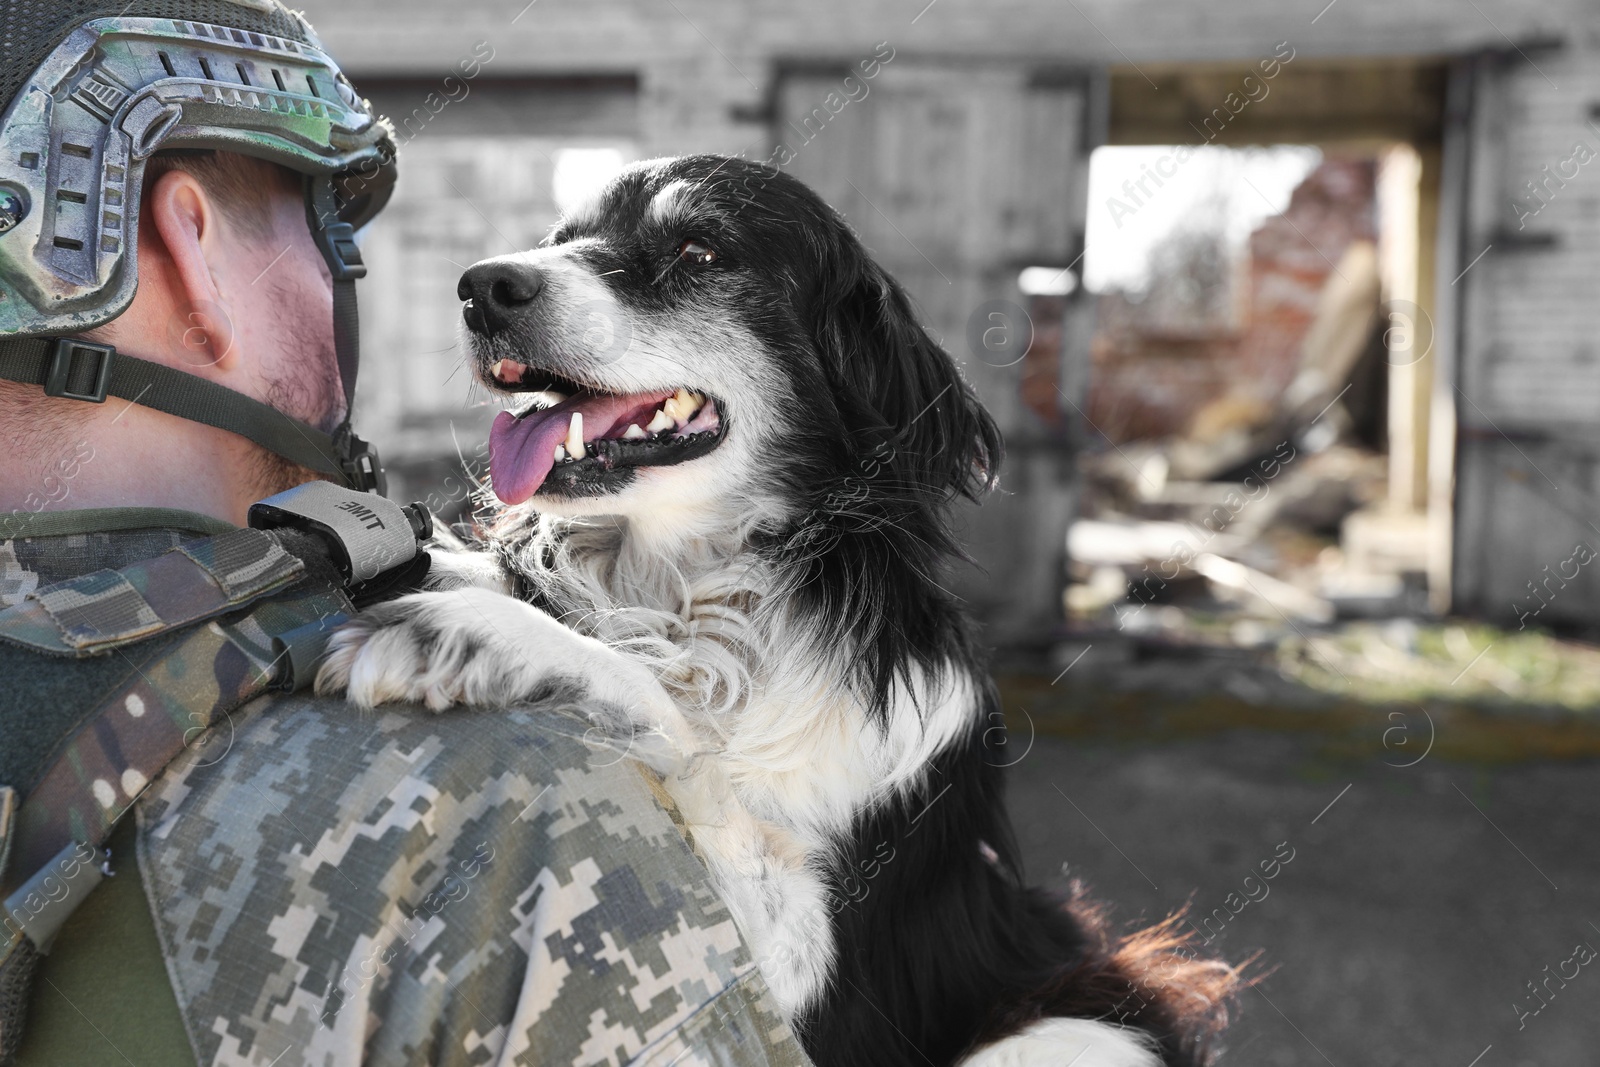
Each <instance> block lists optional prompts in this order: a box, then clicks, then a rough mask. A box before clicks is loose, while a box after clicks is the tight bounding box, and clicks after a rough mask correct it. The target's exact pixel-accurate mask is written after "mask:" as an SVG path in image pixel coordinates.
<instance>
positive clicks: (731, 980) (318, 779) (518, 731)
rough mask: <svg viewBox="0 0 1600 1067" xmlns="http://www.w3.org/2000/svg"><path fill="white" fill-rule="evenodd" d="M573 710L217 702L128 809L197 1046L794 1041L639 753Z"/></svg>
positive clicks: (629, 1054)
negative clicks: (198, 731) (200, 734)
mask: <svg viewBox="0 0 1600 1067" xmlns="http://www.w3.org/2000/svg"><path fill="white" fill-rule="evenodd" d="M577 711H578V709H577V708H575V707H574V706H572V705H571V704H569V703H566V702H564V701H562V700H561V699H560V698H559V697H552V698H551V699H549V700H547V701H545V702H543V703H540V704H538V705H531V706H526V707H520V708H514V709H510V710H499V711H478V710H470V709H469V710H461V711H455V712H451V713H448V714H446V715H442V716H435V715H431V714H429V713H427V712H424V711H421V710H419V709H400V710H395V711H387V712H380V713H378V714H370V713H362V712H359V711H357V710H356V709H354V708H351V707H349V706H347V705H345V704H343V703H342V702H340V701H334V700H328V699H319V698H316V697H312V696H309V695H306V694H300V695H277V696H272V697H267V698H262V699H260V700H257V701H255V702H253V703H252V704H251V705H250V706H248V707H247V708H246V709H243V711H242V712H240V713H236V714H235V715H233V716H231V717H230V718H229V719H228V720H227V721H225V722H223V723H219V724H218V725H217V727H215V728H214V730H213V732H212V739H211V740H210V741H209V742H208V743H207V744H206V745H204V746H201V747H199V748H196V749H195V750H194V751H192V752H191V753H189V754H188V755H186V757H185V758H184V760H182V761H181V762H180V763H179V764H177V765H175V766H174V767H173V768H172V770H171V771H170V772H169V774H168V775H167V776H166V777H165V778H164V779H163V780H162V781H161V782H160V783H158V785H157V787H156V788H155V789H153V790H152V791H151V794H150V795H149V796H148V797H147V799H146V800H145V801H144V802H143V803H142V804H141V808H140V823H141V827H142V833H141V868H142V870H143V871H144V874H145V878H146V879H147V881H148V883H149V887H150V895H151V898H152V904H153V909H154V911H155V913H156V916H157V920H158V923H157V925H158V929H159V932H160V934H161V937H162V940H163V943H164V945H165V946H166V950H167V952H168V953H169V957H170V958H171V959H172V960H173V966H174V967H175V968H176V971H177V973H181V974H183V975H184V976H185V977H184V983H185V984H186V986H187V987H188V988H187V993H186V997H185V999H186V1001H187V1002H186V1004H185V1011H186V1013H188V1014H189V1015H190V1018H191V1023H190V1025H191V1029H192V1030H193V1031H195V1032H197V1033H208V1034H210V1035H211V1038H210V1040H211V1041H212V1042H213V1047H212V1048H211V1049H208V1050H207V1051H208V1052H210V1053H212V1054H213V1055H214V1056H215V1057H216V1058H219V1059H220V1060H221V1061H223V1062H227V1061H229V1058H230V1056H231V1055H232V1053H231V1052H230V1051H229V1050H230V1049H231V1050H239V1049H249V1048H255V1047H280V1046H281V1047H287V1046H288V1043H290V1042H293V1043H294V1044H295V1045H296V1047H300V1048H302V1049H305V1050H306V1055H305V1057H304V1060H303V1062H307V1063H323V1062H327V1063H334V1062H342V1061H340V1059H339V1056H340V1054H341V1053H340V1051H339V1050H341V1049H343V1050H345V1051H346V1053H347V1052H348V1050H349V1049H350V1048H351V1047H352V1044H351V1042H355V1046H354V1047H362V1045H363V1044H364V1045H365V1048H366V1055H367V1057H368V1059H369V1060H370V1061H371V1062H385V1063H387V1062H417V1061H419V1060H421V1059H428V1060H429V1061H430V1062H441V1063H473V1062H480V1061H482V1062H503V1063H523V1062H530V1063H531V1062H540V1063H568V1062H573V1063H576V1062H620V1063H629V1062H638V1063H654V1062H656V1060H655V1058H654V1057H655V1056H656V1055H657V1053H658V1052H659V1051H660V1049H662V1048H666V1047H668V1046H671V1047H673V1048H675V1049H679V1050H680V1051H683V1050H688V1051H685V1052H684V1058H683V1059H681V1060H679V1061H678V1062H679V1063H680V1064H682V1063H695V1062H701V1060H699V1059H697V1058H696V1056H698V1055H700V1054H701V1053H702V1052H703V1051H704V1050H706V1049H713V1050H714V1049H718V1048H723V1049H728V1050H733V1051H732V1052H730V1053H729V1054H728V1055H727V1056H725V1057H724V1058H723V1059H720V1060H718V1059H715V1057H710V1058H708V1059H707V1060H706V1062H712V1061H715V1062H732V1063H741V1064H743V1063H755V1064H761V1063H767V1064H789V1063H802V1062H804V1061H803V1057H801V1055H800V1053H799V1052H798V1049H797V1048H796V1046H795V1045H794V1042H793V1038H792V1037H791V1036H790V1035H789V1033H788V1031H787V1029H786V1027H785V1026H784V1025H783V1023H782V1021H781V1020H780V1018H779V1017H778V1016H777V1015H776V1014H775V1013H774V1012H773V1010H772V1008H771V1006H770V1001H769V998H768V995H767V993H766V991H765V986H764V984H763V983H761V981H760V978H759V976H758V975H757V974H756V972H755V968H754V965H753V963H752V961H751V958H750V955H749V952H748V950H747V949H746V947H745V945H744V943H743V941H742V939H741V938H740V935H739V932H738V929H737V928H736V927H735V926H734V924H733V921H732V918H731V916H730V915H729V913H728V911H727V909H726V907H725V906H724V905H723V903H722V902H721V900H720V899H719V898H718V897H717V895H716V894H715V893H714V891H713V890H712V889H711V887H710V883H709V880H708V878H707V876H706V872H705V869H704V867H703V866H702V865H701V864H700V862H699V861H698V860H697V859H696V858H695V856H694V855H693V853H692V852H691V851H690V850H689V848H688V847H687V846H686V845H685V843H684V839H683V837H682V835H681V831H680V827H679V826H678V825H676V824H675V822H674V816H673V815H672V813H671V809H670V808H669V807H667V806H664V805H663V804H662V803H661V802H660V800H661V797H660V794H659V791H658V790H657V789H656V788H655V783H654V781H653V779H652V777H651V775H650V773H649V772H648V771H646V770H644V769H643V768H642V767H641V766H640V765H639V764H638V763H636V762H635V761H633V760H631V759H629V758H628V757H627V753H626V751H619V750H617V749H616V748H614V747H610V746H607V745H603V744H601V743H600V742H598V741H597V740H596V738H595V736H594V735H593V734H592V733H591V732H590V731H589V730H588V729H587V727H586V726H585V723H584V721H583V720H582V719H581V718H580V717H578V714H577ZM262 1005H272V1006H273V1007H272V1010H271V1011H270V1012H263V1011H262V1010H260V1009H261V1006H262ZM711 1017H716V1018H717V1019H718V1023H717V1025H716V1026H714V1027H713V1026H710V1025H708V1023H707V1021H706V1020H707V1019H708V1018H711ZM377 1020H382V1024H383V1025H382V1026H381V1027H377V1028H376V1029H373V1028H372V1024H373V1023H375V1022H376V1021H377ZM495 1046H497V1047H498V1051H497V1052H496V1053H495V1054H494V1055H491V1056H489V1057H487V1058H485V1057H484V1056H483V1053H484V1052H485V1051H488V1050H490V1049H491V1047H495ZM475 1049H476V1050H477V1051H474V1050H475ZM690 1053H693V1055H691V1054H690ZM675 1054H676V1053H675ZM667 1059H668V1060H670V1059H672V1056H668V1057H667ZM663 1062H665V1061H663Z"/></svg>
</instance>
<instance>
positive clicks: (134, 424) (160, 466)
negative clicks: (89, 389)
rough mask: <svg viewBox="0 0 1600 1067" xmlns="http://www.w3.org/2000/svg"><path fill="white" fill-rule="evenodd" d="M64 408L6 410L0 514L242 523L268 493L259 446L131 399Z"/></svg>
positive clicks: (2, 415)
mask: <svg viewBox="0 0 1600 1067" xmlns="http://www.w3.org/2000/svg"><path fill="white" fill-rule="evenodd" d="M40 399H41V400H42V399H43V398H40ZM59 404H61V405H66V406H65V407H59V408H58V407H56V406H55V405H54V404H52V406H51V409H50V410H49V411H47V412H45V413H44V414H43V416H42V417H41V414H40V408H39V405H37V404H33V403H29V404H27V405H23V406H22V410H0V452H4V453H5V454H8V455H10V456H11V457H13V459H12V461H11V462H10V463H8V464H7V465H6V471H5V475H4V477H3V478H0V514H7V513H9V514H12V515H15V514H18V513H21V514H37V513H43V512H52V511H67V510H82V509H88V508H126V507H142V508H173V509H177V510H182V511H190V512H196V513H198V514H200V515H206V516H209V517H211V518H214V519H221V520H222V521H224V522H229V523H233V524H235V525H242V524H243V523H244V521H245V513H246V511H247V510H248V508H249V506H250V504H251V503H252V502H253V501H255V500H258V499H260V498H261V497H262V496H266V495H269V494H268V493H266V492H259V491H258V487H257V486H256V485H255V483H256V482H257V481H259V477H258V476H257V471H258V470H259V469H260V468H261V466H262V465H261V463H260V457H259V455H257V454H256V450H255V447H254V446H253V445H251V444H250V443H249V442H247V441H245V440H244V439H242V438H239V437H236V436H234V435H233V434H230V433H227V432H225V431H223V430H215V429H212V428H210V427H208V426H201V425H199V424H197V423H191V422H185V421H184V420H182V419H177V418H174V417H172V416H170V415H165V414H162V413H161V412H158V411H153V410H151V409H149V408H144V407H140V406H138V405H136V404H129V403H128V402H126V401H123V400H110V401H108V402H107V403H105V404H103V405H90V404H84V403H81V402H77V401H66V400H64V401H60V402H59ZM12 407H13V405H9V404H7V405H5V408H6V409H10V408H12ZM69 420H70V421H69ZM241 474H243V475H244V477H241Z"/></svg>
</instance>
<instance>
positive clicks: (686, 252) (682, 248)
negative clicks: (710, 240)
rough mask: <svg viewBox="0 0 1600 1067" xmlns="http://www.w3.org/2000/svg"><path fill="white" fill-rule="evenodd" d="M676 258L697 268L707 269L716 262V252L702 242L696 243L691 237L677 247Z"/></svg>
mask: <svg viewBox="0 0 1600 1067" xmlns="http://www.w3.org/2000/svg"><path fill="white" fill-rule="evenodd" d="M678 258H679V259H683V260H687V261H688V262H690V263H693V264H694V265H695V266H697V267H707V266H710V265H711V264H713V263H715V262H716V261H717V252H716V249H714V248H712V247H711V246H710V245H708V244H706V243H705V242H704V241H696V240H695V239H694V238H692V237H691V238H690V239H689V240H687V241H685V242H683V244H681V245H679V246H678Z"/></svg>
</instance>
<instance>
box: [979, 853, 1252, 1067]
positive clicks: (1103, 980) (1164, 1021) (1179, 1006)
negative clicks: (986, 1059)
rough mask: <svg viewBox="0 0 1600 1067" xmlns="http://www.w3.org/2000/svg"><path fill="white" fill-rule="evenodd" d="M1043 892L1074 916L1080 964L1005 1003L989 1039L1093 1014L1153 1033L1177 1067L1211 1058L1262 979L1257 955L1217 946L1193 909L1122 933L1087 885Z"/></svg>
mask: <svg viewBox="0 0 1600 1067" xmlns="http://www.w3.org/2000/svg"><path fill="white" fill-rule="evenodd" d="M1033 892H1034V894H1035V896H1034V901H1033V905H1034V908H1035V909H1037V910H1038V911H1039V912H1040V913H1041V914H1040V915H1039V918H1040V919H1041V920H1042V921H1044V922H1046V923H1049V922H1050V921H1051V920H1052V919H1053V920H1054V921H1056V922H1059V921H1060V919H1061V917H1062V915H1063V913H1065V915H1066V916H1067V917H1068V918H1070V921H1071V922H1072V923H1073V924H1074V925H1075V926H1076V927H1077V928H1078V930H1079V931H1080V933H1081V936H1082V937H1083V939H1084V940H1083V949H1082V952H1081V953H1080V954H1079V955H1078V957H1077V959H1076V961H1075V962H1074V963H1072V964H1071V965H1069V966H1067V967H1064V968H1062V969H1061V970H1060V971H1058V972H1057V973H1056V974H1054V975H1052V976H1051V977H1050V978H1049V979H1048V980H1047V981H1045V982H1044V983H1042V984H1040V985H1039V986H1038V987H1037V988H1035V989H1034V990H1033V991H1032V992H1031V993H1029V994H1027V995H1026V996H1024V997H1023V998H1021V999H1019V1000H1017V1001H1015V1002H1013V1003H1012V1004H1010V1005H1008V1006H1007V1007H1006V1008H1005V1009H1003V1010H1002V1011H1001V1012H1000V1013H999V1014H998V1016H997V1017H996V1018H995V1019H994V1020H993V1021H992V1024H991V1025H990V1026H989V1027H987V1028H986V1029H987V1030H988V1033H987V1034H986V1035H985V1037H984V1039H983V1042H985V1043H986V1042H988V1041H992V1040H996V1039H998V1038H1000V1037H1004V1036H1006V1035H1009V1034H1014V1033H1018V1032H1020V1031H1021V1030H1023V1029H1024V1028H1026V1027H1027V1026H1028V1025H1030V1024H1031V1023H1034V1022H1036V1021H1038V1020H1039V1019H1042V1018H1049V1017H1058V1016H1064V1017H1072V1018H1089V1019H1097V1020H1099V1021H1102V1022H1107V1023H1111V1024H1113V1025H1120V1026H1128V1027H1137V1028H1139V1029H1141V1030H1144V1031H1146V1032H1148V1033H1149V1034H1151V1036H1153V1037H1154V1038H1155V1040H1156V1042H1157V1044H1158V1045H1159V1047H1160V1049H1161V1053H1162V1059H1163V1061H1164V1062H1165V1063H1166V1064H1168V1065H1169V1067H1204V1065H1206V1064H1208V1063H1210V1062H1211V1060H1212V1057H1213V1056H1214V1055H1215V1053H1216V1044H1217V1039H1218V1038H1219V1037H1220V1035H1221V1034H1222V1031H1223V1030H1224V1029H1225V1028H1226V1027H1227V1025H1228V1018H1229V1015H1230V1013H1231V1012H1232V1011H1233V1009H1234V1007H1235V1006H1236V1003H1237V1000H1238V997H1239V994H1240V993H1241V992H1242V991H1243V990H1244V989H1246V988H1248V987H1249V986H1250V985H1252V984H1254V983H1255V982H1257V981H1259V980H1260V978H1259V977H1257V976H1253V975H1250V974H1248V973H1247V972H1248V971H1250V970H1251V969H1252V967H1253V965H1254V963H1255V962H1256V961H1255V957H1252V958H1250V959H1248V960H1246V961H1245V962H1243V963H1242V964H1238V965H1234V964H1230V963H1228V962H1226V961H1224V960H1222V959H1220V958H1217V957H1215V956H1213V955H1211V954H1210V953H1209V952H1207V951H1206V950H1205V947H1204V941H1203V939H1202V938H1201V937H1200V936H1199V935H1198V934H1197V933H1196V931H1195V930H1194V928H1193V925H1192V924H1191V923H1189V922H1188V919H1187V917H1186V913H1187V911H1188V907H1187V905H1186V906H1185V907H1184V908H1183V909H1181V910H1179V911H1178V912H1177V913H1175V914H1173V915H1171V916H1169V917H1167V918H1166V919H1165V920H1163V921H1161V922H1159V923H1156V924H1155V925H1153V926H1147V927H1145V928H1143V929H1140V930H1136V931H1134V932H1132V933H1123V934H1119V933H1118V932H1117V931H1116V930H1115V928H1114V926H1113V924H1112V921H1111V918H1110V913H1109V910H1108V909H1107V908H1106V906H1105V905H1103V904H1101V903H1099V902H1097V901H1094V900H1092V899H1091V898H1090V897H1089V895H1088V891H1087V890H1086V889H1085V888H1084V886H1083V884H1082V883H1080V882H1077V881H1074V882H1073V883H1072V884H1071V886H1070V887H1069V890H1068V895H1067V896H1066V898H1065V899H1064V900H1063V899H1062V898H1060V897H1056V896H1052V895H1047V894H1044V893H1042V892H1038V891H1033ZM1044 913H1053V915H1049V914H1044Z"/></svg>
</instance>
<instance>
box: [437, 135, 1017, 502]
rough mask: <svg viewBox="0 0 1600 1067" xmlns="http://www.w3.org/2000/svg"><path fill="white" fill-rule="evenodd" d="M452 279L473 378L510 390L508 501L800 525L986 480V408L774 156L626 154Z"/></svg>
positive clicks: (503, 449)
mask: <svg viewBox="0 0 1600 1067" xmlns="http://www.w3.org/2000/svg"><path fill="white" fill-rule="evenodd" d="M460 295H461V297H462V299H463V300H464V301H465V302H466V305H465V314H464V319H465V323H466V338H467V344H468V349H469V351H470V353H471V358H472V361H473V364H474V367H475V370H476V372H477V374H478V377H479V378H480V379H481V380H482V381H483V383H484V384H485V385H486V386H488V387H489V388H490V389H491V390H493V391H495V392H498V393H505V394H522V395H517V396H514V397H513V399H512V408H511V410H508V411H507V412H504V413H502V414H501V415H500V416H499V418H498V419H497V421H496V424H495V428H494V432H493V438H492V441H491V476H492V479H493V483H494V490H495V492H496V494H497V495H498V496H499V497H500V499H501V500H502V501H504V502H505V503H507V504H511V505H518V504H522V503H524V502H525V501H532V502H533V506H534V507H535V508H537V510H538V511H540V512H543V513H547V514H557V515H585V514H590V515H593V514H606V515H625V516H629V517H630V518H638V519H648V520H657V521H668V522H671V521H674V519H675V517H678V516H682V517H684V518H686V519H688V518H690V517H691V516H692V515H693V514H694V513H699V514H705V513H707V512H715V511H721V512H724V513H727V512H728V511H729V510H730V509H731V510H732V511H733V512H735V513H741V514H745V515H757V514H758V513H759V515H758V517H759V518H760V520H761V521H762V522H763V524H776V525H777V526H779V527H782V526H785V525H788V526H791V527H792V526H793V525H794V524H795V523H798V522H804V521H806V520H807V519H808V518H809V519H820V520H821V521H824V522H826V521H830V520H831V519H833V518H836V517H837V516H839V515H851V514H860V513H861V512H862V511H863V509H864V507H865V505H866V502H867V501H868V500H869V499H876V498H878V497H881V496H884V495H885V494H887V495H888V496H890V497H893V496H896V495H899V496H903V497H905V498H906V499H907V501H908V503H909V502H910V501H911V500H912V499H913V498H917V497H923V498H926V500H927V502H932V501H935V500H938V501H943V500H947V499H948V498H949V497H950V496H951V495H953V494H954V493H957V492H966V493H972V492H975V491H976V490H977V489H978V488H979V487H980V486H984V485H987V484H989V483H990V482H991V481H992V479H993V476H994V468H995V465H996V463H997V462H998V459H999V453H1000V443H999V437H998V434H997V432H996V430H995V427H994V424H993V423H992V421H991V420H990V419H989V417H988V415H987V414H986V413H985V412H984V411H983V409H982V408H981V407H980V406H979V405H978V403H977V400H976V398H975V397H974V395H973V393H972V391H971V389H970V388H969V387H968V386H967V384H966V383H965V382H964V381H963V380H962V378H961V376H960V374H959V372H958V370H957V368H956V366H955V364H954V363H953V361H952V360H951V359H950V357H949V356H948V355H947V354H946V353H945V352H943V351H942V350H941V349H940V348H939V346H938V345H936V344H935V343H934V342H933V341H932V340H931V339H930V338H929V337H928V336H927V334H926V332H925V331H924V330H923V329H922V327H921V326H919V325H918V323H917V322H916V320H915V318H914V316H913V314H912V311H911V308H910V305H909V303H908V301H907V299H906V296H905V293H904V292H903V291H902V289H901V288H900V286H899V285H898V284H897V283H896V282H895V281H894V280H893V279H892V278H890V277H889V276H888V275H887V274H885V273H884V272H883V270H882V269H881V268H879V267H878V266H877V265H876V264H875V263H874V262H873V261H872V259H871V258H870V257H869V256H868V255H867V253H866V252H865V250H864V249H863V248H862V247H861V245H860V243H859V241H858V240H857V239H856V237H855V236H854V234H853V233H852V232H851V231H850V229H849V227H848V226H847V225H846V223H845V222H844V221H843V220H842V219H841V218H840V217H839V215H838V214H837V213H835V212H834V211H833V210H832V209H830V208H829V207H828V206H827V205H826V204H824V203H823V202H822V201H821V200H820V199H818V197H817V196H816V195H815V194H814V193H812V192H811V191H810V190H809V189H808V188H806V187H805V186H804V185H802V184H801V183H800V182H798V181H796V180H795V179H793V178H791V177H789V176H787V175H785V174H782V173H781V172H777V171H776V170H774V169H771V168H767V167H763V166H761V165H758V164H753V163H749V162H747V161H744V160H739V159H729V158H725V157H720V156H691V157H685V158H680V159H667V160H656V161H651V162H646V163H640V164H637V165H635V166H633V167H631V168H629V169H628V170H626V171H625V172H624V173H623V174H621V175H620V176H619V177H618V178H616V179H615V180H614V181H613V182H612V183H611V184H610V185H609V186H607V187H606V188H605V189H604V190H603V191H602V192H601V193H600V194H599V195H598V196H597V197H596V198H595V199H594V201H593V202H592V203H591V204H590V205H588V206H587V207H586V208H584V209H582V210H580V211H577V212H575V213H574V214H572V215H571V216H570V217H568V218H566V219H564V220H563V221H562V222H561V223H560V225H559V226H557V228H556V229H555V231H554V232H552V233H551V235H550V237H549V238H548V239H547V240H546V241H545V242H544V243H543V244H542V245H541V246H540V247H539V248H538V249H536V250H534V251H531V252H526V253H520V254H517V255H512V256H505V257H501V258H498V259H492V260H488V261H486V262H483V263H479V264H477V265H476V266H474V267H472V268H471V269H470V270H468V271H467V272H466V274H465V275H464V276H463V278H462V280H461V287H460ZM889 521H893V519H892V517H891V518H890V519H889ZM690 525H697V524H695V523H693V522H691V523H690ZM774 532H776V531H774Z"/></svg>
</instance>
